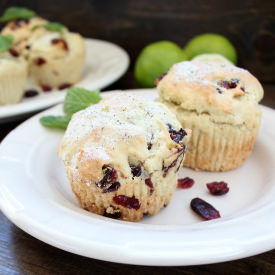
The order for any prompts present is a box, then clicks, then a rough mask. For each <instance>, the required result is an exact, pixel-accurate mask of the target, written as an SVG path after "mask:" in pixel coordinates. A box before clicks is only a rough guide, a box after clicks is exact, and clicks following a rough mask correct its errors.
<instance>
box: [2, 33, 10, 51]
mask: <svg viewBox="0 0 275 275" xmlns="http://www.w3.org/2000/svg"><path fill="white" fill-rule="evenodd" d="M12 41H13V36H12V35H10V34H8V35H0V52H1V53H2V52H5V51H7V50H9V49H10V48H11V45H12Z"/></svg>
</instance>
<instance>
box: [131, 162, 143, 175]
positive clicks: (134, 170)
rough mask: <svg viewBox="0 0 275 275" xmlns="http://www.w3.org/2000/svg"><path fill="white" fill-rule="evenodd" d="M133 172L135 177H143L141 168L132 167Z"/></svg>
mask: <svg viewBox="0 0 275 275" xmlns="http://www.w3.org/2000/svg"><path fill="white" fill-rule="evenodd" d="M131 172H132V175H133V177H139V176H140V175H141V166H140V165H138V166H131Z"/></svg>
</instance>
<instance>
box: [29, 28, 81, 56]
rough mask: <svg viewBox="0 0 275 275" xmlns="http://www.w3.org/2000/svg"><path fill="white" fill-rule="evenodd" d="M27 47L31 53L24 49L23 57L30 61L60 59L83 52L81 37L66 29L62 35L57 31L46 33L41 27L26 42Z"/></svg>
mask: <svg viewBox="0 0 275 275" xmlns="http://www.w3.org/2000/svg"><path fill="white" fill-rule="evenodd" d="M28 45H29V47H30V49H31V51H30V52H29V51H28V50H27V49H25V50H24V55H25V56H26V57H28V56H29V57H31V58H32V59H34V58H36V57H43V58H45V59H60V58H66V56H68V55H70V54H72V53H74V54H77V52H81V53H82V52H83V51H85V48H84V43H83V39H82V37H81V35H79V34H77V33H71V32H69V31H68V30H67V29H66V28H64V30H63V31H62V34H61V33H60V32H57V31H47V30H46V29H44V28H43V27H40V28H37V29H36V30H35V31H34V32H33V34H32V36H31V37H30V39H29V40H28Z"/></svg>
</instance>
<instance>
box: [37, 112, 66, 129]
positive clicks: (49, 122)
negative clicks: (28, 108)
mask: <svg viewBox="0 0 275 275" xmlns="http://www.w3.org/2000/svg"><path fill="white" fill-rule="evenodd" d="M70 120H71V116H70V115H66V116H43V117H41V118H40V119H39V121H40V123H41V124H42V125H43V126H45V127H50V128H61V129H66V128H67V126H68V124H69V122H70Z"/></svg>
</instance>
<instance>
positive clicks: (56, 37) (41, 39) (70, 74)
mask: <svg viewBox="0 0 275 275" xmlns="http://www.w3.org/2000/svg"><path fill="white" fill-rule="evenodd" d="M28 45H29V47H30V51H29V52H28V53H27V54H25V55H26V56H27V59H28V62H29V70H30V75H31V77H32V78H33V80H34V82H36V83H37V84H38V85H40V86H50V87H52V88H53V87H55V88H62V87H65V86H69V85H73V84H75V83H76V82H78V81H79V80H80V79H81V77H82V73H83V68H84V61H85V43H84V39H83V38H82V36H81V35H80V34H78V33H72V32H69V31H68V30H67V29H66V28H63V31H62V32H57V31H47V30H46V29H44V28H43V27H40V28H37V29H36V30H35V31H33V34H32V36H31V37H30V39H29V40H28Z"/></svg>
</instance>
